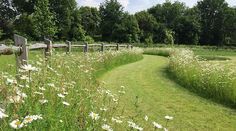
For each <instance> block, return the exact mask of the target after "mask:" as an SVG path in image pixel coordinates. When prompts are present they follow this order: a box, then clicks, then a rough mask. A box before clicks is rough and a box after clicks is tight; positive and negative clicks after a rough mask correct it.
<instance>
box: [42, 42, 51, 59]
mask: <svg viewBox="0 0 236 131" xmlns="http://www.w3.org/2000/svg"><path fill="white" fill-rule="evenodd" d="M44 43H45V44H46V45H47V48H45V57H46V58H47V57H48V56H51V55H52V41H51V40H49V39H44Z"/></svg>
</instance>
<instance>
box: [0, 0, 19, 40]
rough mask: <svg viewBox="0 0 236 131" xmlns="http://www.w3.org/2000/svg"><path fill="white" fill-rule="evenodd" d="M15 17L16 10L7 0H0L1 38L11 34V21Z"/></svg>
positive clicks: (8, 36)
mask: <svg viewBox="0 0 236 131" xmlns="http://www.w3.org/2000/svg"><path fill="white" fill-rule="evenodd" d="M15 17H16V11H15V10H14V9H13V7H12V5H11V1H9V0H1V1H0V29H2V30H3V36H2V37H3V39H7V38H10V37H11V36H12V35H13V25H12V21H13V20H14V18H15Z"/></svg>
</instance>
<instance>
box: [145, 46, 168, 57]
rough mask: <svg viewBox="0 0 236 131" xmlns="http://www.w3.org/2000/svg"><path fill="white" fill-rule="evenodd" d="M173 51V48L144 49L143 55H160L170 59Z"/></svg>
mask: <svg viewBox="0 0 236 131" xmlns="http://www.w3.org/2000/svg"><path fill="white" fill-rule="evenodd" d="M171 50H172V48H146V49H144V52H143V53H144V54H147V55H159V56H164V57H169V56H170V51H171Z"/></svg>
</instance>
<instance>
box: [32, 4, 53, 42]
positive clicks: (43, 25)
mask: <svg viewBox="0 0 236 131" xmlns="http://www.w3.org/2000/svg"><path fill="white" fill-rule="evenodd" d="M34 10H35V11H34V13H33V18H32V19H33V25H34V33H35V35H36V37H37V38H43V37H49V38H52V37H53V36H54V34H55V33H56V26H55V22H54V17H53V14H52V13H51V12H50V10H49V2H48V0H37V2H36V5H35V8H34Z"/></svg>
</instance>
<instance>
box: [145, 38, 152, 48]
mask: <svg viewBox="0 0 236 131" xmlns="http://www.w3.org/2000/svg"><path fill="white" fill-rule="evenodd" d="M144 42H145V44H146V45H147V46H148V47H152V46H153V38H152V36H149V37H147V38H146V39H145V40H144Z"/></svg>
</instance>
